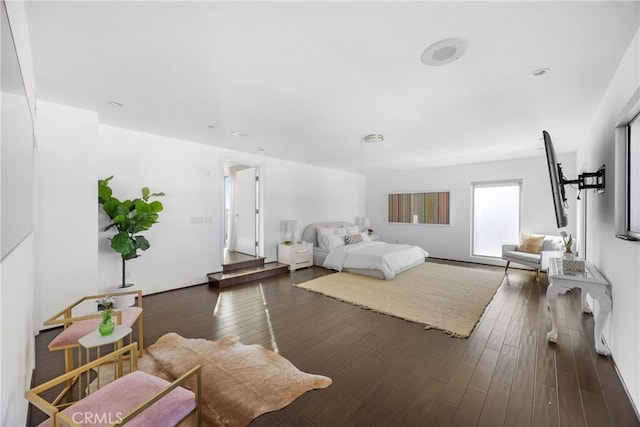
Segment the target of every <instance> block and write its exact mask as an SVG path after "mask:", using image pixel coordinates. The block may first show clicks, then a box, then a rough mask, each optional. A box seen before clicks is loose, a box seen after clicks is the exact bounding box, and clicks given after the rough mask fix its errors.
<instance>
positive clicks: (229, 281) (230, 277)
mask: <svg viewBox="0 0 640 427" xmlns="http://www.w3.org/2000/svg"><path fill="white" fill-rule="evenodd" d="M237 264H238V263H235V264H233V268H231V269H225V266H222V271H221V272H218V273H209V274H207V277H208V278H209V286H211V287H215V288H222V287H226V286H233V285H238V284H240V283H247V282H251V281H254V280H260V279H265V278H267V277H272V276H278V275H280V274H288V273H289V266H288V265H287V264H281V263H278V262H269V263H266V264H265V263H264V258H260V262H257V261H256V262H252V263H250V264H249V266H243V267H240V268H236V266H237ZM243 264H244V262H243Z"/></svg>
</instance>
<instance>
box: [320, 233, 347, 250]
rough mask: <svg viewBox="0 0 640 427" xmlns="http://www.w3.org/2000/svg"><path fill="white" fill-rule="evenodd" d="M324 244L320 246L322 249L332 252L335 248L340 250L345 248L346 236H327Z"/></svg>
mask: <svg viewBox="0 0 640 427" xmlns="http://www.w3.org/2000/svg"><path fill="white" fill-rule="evenodd" d="M322 243H323V244H322V245H321V246H320V249H325V250H329V251H330V250H331V249H334V248H339V247H340V246H344V245H345V243H344V236H343V235H342V234H332V235H331V236H326V237H325V238H324V241H323V242H322Z"/></svg>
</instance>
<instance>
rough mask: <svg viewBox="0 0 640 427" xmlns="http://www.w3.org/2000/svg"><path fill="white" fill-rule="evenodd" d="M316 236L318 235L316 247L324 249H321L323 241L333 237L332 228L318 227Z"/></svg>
mask: <svg viewBox="0 0 640 427" xmlns="http://www.w3.org/2000/svg"><path fill="white" fill-rule="evenodd" d="M317 234H318V246H319V247H320V248H322V249H326V248H323V247H322V245H323V241H324V239H325V238H326V237H328V236H333V235H334V234H335V232H334V231H333V227H318V228H317Z"/></svg>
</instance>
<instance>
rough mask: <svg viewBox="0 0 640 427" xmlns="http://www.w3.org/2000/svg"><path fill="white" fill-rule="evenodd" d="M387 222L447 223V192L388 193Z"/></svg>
mask: <svg viewBox="0 0 640 427" xmlns="http://www.w3.org/2000/svg"><path fill="white" fill-rule="evenodd" d="M389 222H399V223H405V224H449V192H448V191H441V192H438V193H399V194H389Z"/></svg>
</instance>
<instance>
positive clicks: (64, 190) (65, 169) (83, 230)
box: [35, 101, 98, 327]
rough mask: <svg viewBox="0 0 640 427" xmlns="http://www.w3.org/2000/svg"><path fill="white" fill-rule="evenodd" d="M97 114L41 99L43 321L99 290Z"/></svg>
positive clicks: (38, 161) (39, 281) (38, 166)
mask: <svg viewBox="0 0 640 427" xmlns="http://www.w3.org/2000/svg"><path fill="white" fill-rule="evenodd" d="M96 129H97V114H96V113H94V112H90V111H86V110H80V109H77V108H70V107H65V106H62V105H58V104H54V103H50V102H45V101H40V102H39V103H38V124H37V135H38V149H37V150H36V154H35V170H36V183H37V188H38V191H37V196H36V199H37V203H36V205H37V206H36V212H37V214H36V218H37V219H36V228H35V233H36V266H37V270H36V275H35V278H36V289H38V293H37V300H38V304H39V319H38V320H39V322H38V325H39V326H40V327H43V325H42V322H43V321H44V320H46V319H47V318H49V317H51V316H52V315H53V314H55V313H56V312H58V311H60V310H61V309H62V308H64V307H66V306H67V305H69V304H70V303H72V302H73V301H75V300H77V299H78V298H80V297H82V296H85V295H92V294H95V293H96V290H97V289H98V283H97V269H98V249H97V245H98V241H97V240H98V237H97V218H98V209H97V183H96V180H97V172H96V146H97V139H98V135H97V130H96Z"/></svg>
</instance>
